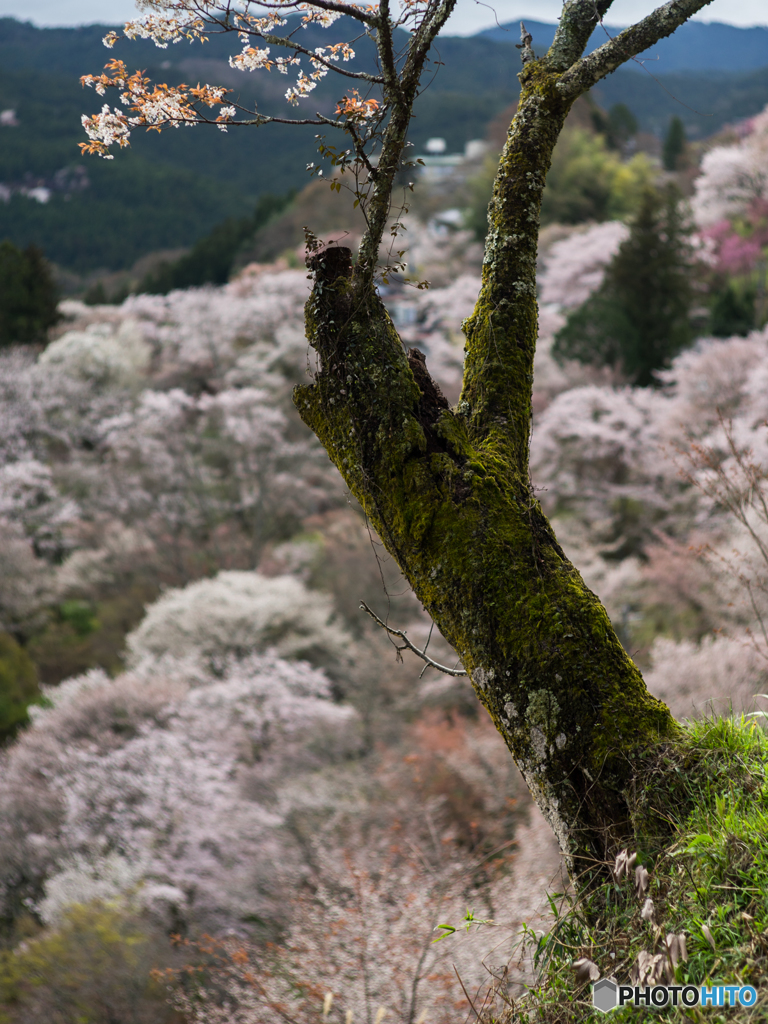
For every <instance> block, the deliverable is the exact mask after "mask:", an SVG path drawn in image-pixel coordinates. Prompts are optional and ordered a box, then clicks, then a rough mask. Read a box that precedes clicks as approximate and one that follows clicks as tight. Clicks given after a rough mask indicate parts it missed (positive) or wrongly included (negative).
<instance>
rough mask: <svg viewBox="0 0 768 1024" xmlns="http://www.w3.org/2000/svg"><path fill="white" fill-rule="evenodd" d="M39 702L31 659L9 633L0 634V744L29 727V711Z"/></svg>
mask: <svg viewBox="0 0 768 1024" xmlns="http://www.w3.org/2000/svg"><path fill="white" fill-rule="evenodd" d="M39 699H40V690H39V688H38V685H37V672H36V671H35V666H34V664H33V663H32V659H31V658H30V657H29V655H28V654H27V652H26V651H25V650H24V648H23V647H20V646H19V644H18V643H17V642H16V641H15V640H14V639H13V637H12V636H11V635H10V634H9V633H0V741H3V740H7V739H9V738H10V737H12V736H13V735H14V734H15V733H16V732H17V730H18V729H19V728H20V726H22V725H26V723H27V722H28V721H29V716H28V714H27V708H28V707H29V705H30V704H34V703H35V701H37V700H39Z"/></svg>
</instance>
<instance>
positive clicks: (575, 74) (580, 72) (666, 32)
mask: <svg viewBox="0 0 768 1024" xmlns="http://www.w3.org/2000/svg"><path fill="white" fill-rule="evenodd" d="M711 2H712V0H669V3H666V4H663V5H662V6H661V7H657V8H656V10H655V11H653V12H652V13H651V14H649V15H648V16H647V17H646V18H643V19H642V21H638V22H637V24H636V25H630V27H629V28H626V29H624V31H623V32H620V33H619V34H618V35H617V36H615V37H614V38H613V39H611V40H610V41H609V42H607V43H604V44H603V45H602V46H601V47H599V49H597V50H594V51H593V52H592V53H590V54H588V55H587V56H586V57H582V58H581V59H580V60H578V61H577V62H576V63H575V64H573V66H572V67H571V68H570V69H569V70H568V71H566V72H565V74H564V75H563V76H562V78H561V79H560V81H559V82H558V85H557V88H558V90H559V91H560V93H561V94H563V95H564V96H573V97H576V96H580V95H581V94H582V93H585V92H586V91H587V90H588V89H591V88H592V86H593V85H595V83H597V82H599V81H600V79H601V78H605V76H606V75H610V74H611V72H613V71H615V70H616V68H618V67H621V65H622V64H625V63H626V62H627V61H628V60H631V59H632V58H633V57H636V56H637V55H638V54H639V53H642V52H643V51H644V50H647V49H648V47H649V46H653V45H654V43H658V41H659V40H660V39H664V38H665V37H666V36H670V35H672V33H673V32H674V31H675V29H678V28H679V27H680V26H681V25H682V24H684V22H686V21H688V19H689V18H690V17H691V16H692V15H694V14H696V12H697V11H700V10H702V8H704V7H706V6H707V5H708V4H710V3H711Z"/></svg>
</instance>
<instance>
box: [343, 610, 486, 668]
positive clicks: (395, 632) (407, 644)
mask: <svg viewBox="0 0 768 1024" xmlns="http://www.w3.org/2000/svg"><path fill="white" fill-rule="evenodd" d="M360 608H361V609H362V610H363V611H364V612H365V613H366V614H367V615H370V616H371V618H372V619H373V621H374V622H375V623H376V624H377V625H379V626H381V628H382V629H385V630H386V631H387V632H388V633H389V635H390V636H396V637H398V639H400V640H402V641H403V646H402V647H398V648H397V650H398V653H399V652H400V651H413V653H414V654H415V655H416V656H417V657H419V658H421V660H422V661H426V663H427V665H428V666H429V667H431V668H436V669H437V671H438V672H445V674H446V675H447V676H465V675H466V674H467V673H466V670H465V669H463V668H448V666H447V665H441V664H440V663H439V662H437V661H433V660H432V659H431V658H430V657H429V655H427V654H425V653H424V651H420V650H419V648H418V647H415V646H414V645H413V644H412V643H411V641H410V640H409V639H408V637H407V636H406V635H405V633H404V632H403V631H402V629H392V627H391V626H388V625H387V624H386V622H384V620H383V619H380V618H379V616H378V615H377V614H376V612H374V611H372V610H371V609H370V608H369V607H368V605H367V604H366V603H365V601H361V602H360Z"/></svg>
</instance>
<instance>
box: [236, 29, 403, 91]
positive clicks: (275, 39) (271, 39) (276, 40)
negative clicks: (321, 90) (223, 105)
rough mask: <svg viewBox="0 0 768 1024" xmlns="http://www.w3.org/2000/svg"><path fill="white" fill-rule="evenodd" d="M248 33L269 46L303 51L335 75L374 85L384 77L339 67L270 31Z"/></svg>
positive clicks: (297, 51) (381, 83)
mask: <svg viewBox="0 0 768 1024" xmlns="http://www.w3.org/2000/svg"><path fill="white" fill-rule="evenodd" d="M249 35H253V36H256V37H257V38H259V39H263V40H264V42H265V43H269V45H270V46H284V47H286V48H287V49H289V50H295V51H296V53H303V54H304V55H305V56H306V57H310V58H311V59H312V60H313V61H315V62H316V63H317V64H322V65H323V67H324V68H328V70H329V71H335V72H336V74H337V75H344V76H345V77H346V78H357V79H361V80H362V81H364V82H372V83H374V84H376V85H383V84H384V78H383V76H382V75H369V74H368V72H367V71H347V70H346V68H343V67H341V66H340V65H339V64H336V63H335V62H334V61H332V60H327V59H326V58H325V57H323V56H321V55H320V54H318V53H316V52H315V51H314V50H310V49H308V48H307V47H306V46H302V45H301V43H294V41H293V40H292V39H288V38H285V37H283V36H273V35H272V34H271V33H267V34H266V35H264V34H262V33H261V32H251V33H249Z"/></svg>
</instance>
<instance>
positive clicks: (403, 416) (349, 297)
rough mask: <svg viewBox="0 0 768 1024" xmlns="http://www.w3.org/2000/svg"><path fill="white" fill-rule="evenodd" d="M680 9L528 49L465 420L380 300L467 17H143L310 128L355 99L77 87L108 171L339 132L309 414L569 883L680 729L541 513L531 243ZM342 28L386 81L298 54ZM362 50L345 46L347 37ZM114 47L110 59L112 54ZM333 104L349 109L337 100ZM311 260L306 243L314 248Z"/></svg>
mask: <svg viewBox="0 0 768 1024" xmlns="http://www.w3.org/2000/svg"><path fill="white" fill-rule="evenodd" d="M707 2H708V0H669V2H668V3H665V4H663V5H662V6H660V7H659V8H657V9H656V10H654V11H652V12H651V13H649V14H648V15H647V16H646V17H645V18H643V19H642V20H640V21H639V22H637V24H635V25H632V26H630V27H629V28H628V29H625V30H624V31H623V32H621V33H619V34H618V35H617V36H616V37H615V38H610V37H609V34H607V37H606V41H605V42H604V43H603V45H602V46H600V47H598V48H597V49H596V50H595V51H594V52H592V53H590V54H588V55H584V50H585V48H586V45H587V41H588V40H589V38H590V36H591V34H592V31H593V29H594V27H595V24H596V23H597V22H598V21H600V20H601V18H602V17H603V16H604V15H605V14H606V13H607V11H608V10H609V8H610V7H611V0H565V2H564V3H563V7H562V13H561V16H560V19H559V24H558V29H557V32H556V34H555V38H554V41H553V43H552V45H551V47H550V48H549V50H548V51H547V52H546V53H539V54H537V53H536V52H535V50H534V44H533V40H532V39H531V36H530V35H529V34H527V33H526V32H525V31H524V30H523V33H522V39H521V44H520V50H521V58H522V64H523V68H522V71H521V73H520V76H519V77H520V83H521V93H520V100H519V104H518V108H517V113H516V115H515V117H514V120H513V121H512V124H511V125H510V128H509V131H508V134H507V139H506V143H505V146H504V149H503V152H502V155H501V159H500V162H499V168H498V173H497V176H496V180H495V184H494V190H493V197H492V200H491V203H490V206H489V231H488V235H487V238H486V242H485V255H484V261H483V278H482V283H481V289H480V294H479V297H478V299H477V302H476V305H475V309H474V312H473V314H472V315H471V316H470V317H469V318H468V319H467V320H466V321H465V322H464V332H465V335H466V339H467V345H466V353H467V355H466V362H465V368H464V379H463V389H462V394H461V398H460V400H459V403H458V405H457V406H456V408H454V409H451V408H450V407H449V406H448V403H447V401H446V400H445V398H444V397H443V395H442V393H441V392H440V391H439V389H437V388H436V387H435V385H434V382H433V381H432V379H431V377H430V375H429V373H428V372H427V369H426V365H425V361H424V359H423V357H422V356H421V354H418V353H416V352H415V351H414V350H411V352H410V353H407V352H406V351H405V349H404V347H403V345H402V344H401V341H400V338H399V337H398V334H397V332H396V330H395V328H394V325H393V323H392V320H391V319H390V317H389V315H388V314H387V311H386V309H385V307H384V305H383V303H382V301H381V298H380V297H379V295H378V292H377V290H376V281H377V273H378V269H377V268H379V267H380V266H381V265H382V263H383V264H384V265H385V266H384V269H383V271H382V273H383V276H384V279H385V280H386V279H387V273H388V270H389V269H391V267H392V266H395V267H397V266H398V257H397V256H396V255H395V256H394V257H392V258H390V255H389V254H388V253H387V251H386V246H385V244H384V238H385V234H386V233H387V228H388V225H389V230H390V232H392V231H394V232H395V234H396V233H397V230H398V225H399V221H398V216H397V215H396V216H395V218H394V223H393V221H392V217H391V214H392V210H393V203H394V206H395V209H397V208H398V202H397V200H396V199H395V186H396V180H397V176H398V173H399V172H400V170H401V168H402V167H403V165H404V163H407V161H406V153H407V150H406V146H407V134H408V128H409V123H410V118H411V114H412V109H413V104H414V100H415V99H416V97H417V95H418V94H419V91H420V90H421V88H422V76H423V74H424V72H425V70H426V69H427V67H428V66H429V63H430V56H429V55H430V48H431V46H432V44H433V42H434V41H435V39H436V37H437V36H438V34H439V33H440V31H441V30H442V28H443V27H444V26H445V24H446V22H447V20H448V18H449V17H450V15H451V13H452V11H453V9H454V6H455V0H406V2H404V3H402V4H399V5H396V6H395V5H391V4H390V2H389V0H380V2H379V3H374V4H372V5H369V4H358V3H353V2H346V0H311V2H303V3H295V2H294V0H274V2H268V0H264V2H263V3H258V2H256V0H244V2H243V3H238V4H232V3H230V2H229V0H142V2H141V4H140V6H141V7H142V9H143V10H144V12H145V13H144V14H143V16H142V17H140V18H138V19H135V20H134V21H131V22H129V23H128V24H127V25H126V28H125V34H126V35H127V36H128V37H129V38H136V37H147V38H151V39H153V40H154V41H155V42H156V43H158V44H159V45H160V46H166V45H168V44H169V43H175V42H177V41H180V40H182V39H191V40H193V41H194V40H200V39H202V38H203V36H204V35H205V33H206V32H221V33H232V35H233V36H234V37H236V38H237V39H238V40H239V42H240V52H239V53H236V54H234V55H233V56H232V58H231V63H232V65H233V66H234V67H240V68H242V69H243V71H251V70H257V69H258V70H260V71H262V72H264V73H269V72H272V73H285V74H286V75H290V76H291V81H290V83H289V84H288V88H287V91H286V99H287V101H288V103H289V104H292V105H293V106H299V105H300V104H301V103H302V102H303V103H305V105H306V102H307V97H308V95H309V94H311V92H312V90H313V89H314V88H315V86H316V85H317V83H318V81H320V80H321V79H322V78H324V77H326V76H327V75H329V73H333V74H334V75H335V76H337V79H340V80H341V81H342V84H341V86H340V88H339V90H338V93H337V96H338V99H337V102H336V108H335V114H334V115H333V116H330V117H329V116H326V115H322V114H319V113H316V114H312V113H309V112H308V115H307V116H305V117H300V116H297V117H288V116H283V114H282V113H280V112H279V111H277V112H275V113H272V112H267V111H262V110H247V109H244V108H243V107H241V106H240V105H239V104H238V103H237V102H236V101H232V100H231V98H230V97H229V96H228V95H227V94H226V92H225V90H224V89H223V88H219V87H216V86H212V85H210V84H206V85H198V86H196V87H194V88H189V87H186V86H181V85H179V86H168V85H153V84H152V83H151V82H150V81H149V80H148V79H147V78H146V77H145V76H144V75H143V74H142V73H141V72H135V73H129V71H128V69H127V67H126V64H125V63H124V61H122V60H120V59H116V60H114V61H112V62H111V63H110V64H108V65H107V67H106V70H105V71H104V72H103V73H102V74H97V75H87V76H86V77H85V78H84V79H83V81H84V82H85V84H87V85H91V86H93V87H94V88H95V89H96V90H97V91H98V92H99V93H101V94H106V93H107V91H110V92H111V91H114V92H116V93H117V94H118V95H119V96H120V98H121V101H122V107H119V106H118V107H115V106H113V107H110V106H109V105H105V106H104V107H103V109H102V111H101V113H98V114H95V115H94V116H92V117H90V118H86V119H85V122H84V124H85V128H86V131H87V132H88V135H89V138H90V141H89V142H88V143H84V144H83V148H84V149H85V150H87V151H89V152H92V153H98V154H101V155H102V156H111V155H112V154H111V153H110V148H111V147H114V146H117V147H122V146H125V145H127V144H128V143H129V140H130V134H131V132H132V131H133V130H135V129H137V128H151V129H164V128H177V127H179V126H184V125H193V124H199V123H201V122H209V123H214V124H217V125H218V126H219V127H220V128H223V129H227V128H228V127H229V126H231V125H244V124H250V125H252V126H254V127H256V128H260V129H261V130H264V128H265V126H267V125H268V124H269V123H271V122H275V121H280V122H283V123H293V124H311V125H315V126H317V127H318V128H320V129H321V130H331V129H334V130H337V131H338V132H339V142H338V144H337V145H335V146H331V145H329V144H326V143H323V150H322V151H323V154H324V156H326V157H330V160H331V163H332V164H333V165H334V167H335V168H336V172H337V176H335V177H334V178H333V180H332V182H331V186H332V187H333V188H335V189H337V190H340V189H341V187H342V184H344V183H345V182H349V183H350V187H351V190H352V191H353V193H354V201H355V203H356V204H359V206H360V207H361V209H362V210H363V212H364V214H365V221H366V230H365V232H364V234H363V237H362V240H361V242H360V245H359V248H358V251H357V256H356V260H355V261H354V263H353V260H352V253H351V252H350V250H349V249H346V248H343V247H340V246H335V247H328V248H322V247H317V245H316V242H311V245H310V248H311V249H313V250H314V251H313V252H312V253H311V256H310V259H309V265H310V268H311V270H312V272H313V274H314V288H313V291H312V294H311V296H310V298H309V300H308V303H307V307H306V314H307V318H306V325H307V333H308V339H309V342H310V344H311V345H312V346H313V347H314V349H315V350H316V352H317V355H318V358H319V365H318V368H317V372H316V374H315V378H314V382H313V383H312V384H309V385H304V386H299V387H298V388H297V389H296V391H295V397H294V400H295V403H296V406H297V408H298V410H299V412H300V414H301V416H302V418H303V419H304V421H305V422H306V423H307V424H308V425H309V426H310V427H311V428H312V429H313V430H314V432H315V433H316V434H317V436H318V437H319V438H320V440H321V442H322V444H323V445H324V447H325V449H326V451H327V452H328V454H329V456H330V458H331V460H332V461H333V462H334V463H335V465H336V466H337V467H338V469H339V470H340V472H341V473H342V475H343V476H344V478H345V480H346V482H347V484H348V486H349V488H350V490H351V491H352V492H353V493H354V494H355V496H356V497H357V498H358V500H359V501H360V502H361V504H362V506H363V508H364V509H365V511H366V513H367V515H368V516H369V518H370V520H371V522H372V523H373V524H374V526H375V527H376V529H377V531H378V533H379V535H380V537H381V539H382V541H383V543H384V544H385V545H386V547H387V548H388V550H389V551H390V553H391V554H392V556H393V558H394V559H395V560H396V562H397V563H398V565H399V566H400V568H401V569H402V571H403V573H404V575H405V576H406V577H407V579H408V580H409V582H410V583H411V585H412V587H413V588H414V590H415V592H416V594H417V596H418V598H419V600H420V601H421V602H422V604H423V605H424V607H425V608H426V609H427V611H428V612H429V613H430V614H431V615H432V617H433V619H434V621H435V622H436V623H437V625H438V626H439V628H440V629H441V631H442V632H443V634H444V635H445V637H446V638H447V639H448V640H449V641H450V642H451V643H452V644H453V646H454V647H455V649H456V650H457V652H458V654H459V656H460V657H461V659H462V661H463V663H464V666H465V668H466V670H467V672H468V673H469V675H470V677H471V680H472V683H473V685H474V687H475V690H476V692H477V695H478V697H479V699H480V700H481V702H482V703H483V705H484V706H485V707H486V708H487V710H488V712H489V713H490V715H491V716H492V718H493V720H494V722H495V724H496V726H497V728H498V729H499V731H500V732H501V734H502V736H503V737H504V739H505V741H506V743H507V744H508V746H509V749H510V751H511V753H512V755H513V757H514V759H515V761H516V763H517V764H518V766H519V767H520V769H521V771H522V773H523V775H524V777H525V778H526V780H527V782H528V785H529V786H530V789H531V792H532V793H533V795H534V798H535V799H536V801H537V802H538V804H539V805H540V807H541V808H542V810H543V812H544V814H545V815H546V817H547V818H548V820H549V822H550V824H551V825H552V827H553V829H554V831H555V833H556V835H557V836H558V839H559V841H560V844H561V847H562V849H563V851H564V854H565V856H566V858H567V860H568V862H569V864H570V865H571V866H573V867H575V866H577V865H581V866H587V865H590V864H594V863H595V861H597V862H604V861H605V859H606V857H607V856H609V855H610V854H611V853H612V852H613V851H614V850H615V848H616V847H617V845H619V844H624V843H625V842H627V841H631V840H629V837H630V836H631V834H632V825H631V815H630V812H629V792H630V789H631V780H632V777H633V771H634V765H635V762H636V756H635V755H636V754H637V752H638V751H643V750H644V749H647V748H648V747H649V746H650V745H652V744H655V743H656V742H657V741H658V739H659V738H660V737H662V738H664V737H666V738H672V737H674V736H675V735H676V731H677V727H676V725H675V722H674V720H673V718H672V716H671V714H670V713H669V711H668V709H667V708H666V707H665V706H664V705H663V704H661V703H660V702H659V701H657V700H655V699H654V698H653V697H651V696H650V694H649V693H648V692H647V690H646V688H645V685H644V683H643V680H642V677H641V675H640V673H639V671H638V669H637V667H636V666H635V665H634V663H633V662H632V660H631V659H630V658H629V656H628V655H627V654H626V652H625V651H624V649H623V648H622V646H621V644H620V643H619V641H618V639H617V637H616V635H615V633H614V631H613V629H612V627H611V625H610V622H609V620H608V617H607V615H606V613H605V610H604V608H603V607H602V605H601V604H600V602H599V600H598V599H597V598H596V597H595V595H594V594H592V593H591V591H589V589H588V588H587V587H586V586H585V585H584V583H583V580H582V579H581V577H580V575H579V573H578V571H577V570H576V568H575V567H574V566H573V565H572V564H571V563H570V562H569V560H568V559H567V557H566V556H565V554H564V552H563V550H562V548H561V547H560V545H559V543H558V542H557V540H556V538H555V536H554V533H553V531H552V529H551V527H550V525H549V523H548V521H547V519H546V518H545V516H544V514H543V512H542V509H541V506H540V504H539V502H538V500H537V498H536V496H535V494H534V493H533V492H532V489H531V484H530V479H529V466H528V451H529V437H530V421H531V392H532V381H533V359H534V352H535V348H536V337H537V304H536V257H537V245H538V223H539V211H540V206H541V199H542V194H543V191H544V188H545V185H546V177H547V172H548V169H549V166H550V162H551V158H552V153H553V150H554V147H555V144H556V142H557V139H558V136H559V134H560V132H561V130H562V127H563V125H564V123H565V119H566V117H567V115H568V112H569V110H570V109H571V107H572V105H573V103H574V102H575V100H576V99H577V98H578V97H579V96H580V95H582V94H583V93H585V92H586V91H587V90H588V89H590V88H591V87H592V86H594V85H596V84H597V83H598V82H599V81H600V80H601V79H603V78H604V77H605V76H606V75H609V74H610V73H611V72H613V71H614V70H615V69H616V68H617V67H619V66H620V65H621V64H623V63H625V62H626V61H628V60H630V59H631V58H632V57H633V56H635V55H636V54H639V53H641V52H642V51H644V50H646V49H647V48H648V47H649V46H652V45H653V44H654V43H655V42H657V41H658V40H660V39H661V38H663V37H665V36H668V35H669V34H670V33H672V32H674V30H675V29H676V28H677V27H678V26H680V25H681V24H682V23H683V22H685V21H686V20H687V19H688V18H690V17H691V15H693V14H695V13H696V12H697V11H699V10H701V9H702V8H703V7H705V6H706V4H707ZM342 17H344V19H345V20H344V22H343V27H344V29H345V33H346V34H347V36H349V35H350V34H352V35H354V36H355V37H362V36H367V37H368V38H369V39H371V40H372V41H373V42H374V43H375V47H376V59H375V61H374V63H373V66H370V67H362V66H360V64H359V63H358V62H356V59H355V53H354V47H353V42H352V40H350V39H349V38H347V40H341V41H340V40H338V38H336V37H333V38H332V41H331V42H330V43H329V45H328V46H326V47H309V46H305V45H304V42H303V37H302V31H303V29H304V28H305V27H308V26H311V25H322V26H330V25H331V24H332V23H334V22H336V21H338V20H339V19H340V18H342ZM347 29H350V32H349V33H347V32H346V30H347ZM117 39H118V37H117V35H116V34H114V33H112V34H110V36H108V37H107V40H106V42H107V45H109V46H112V45H114V44H115V43H116V42H117ZM339 93H340V94H341V95H338V94H339ZM310 241H311V240H310Z"/></svg>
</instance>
